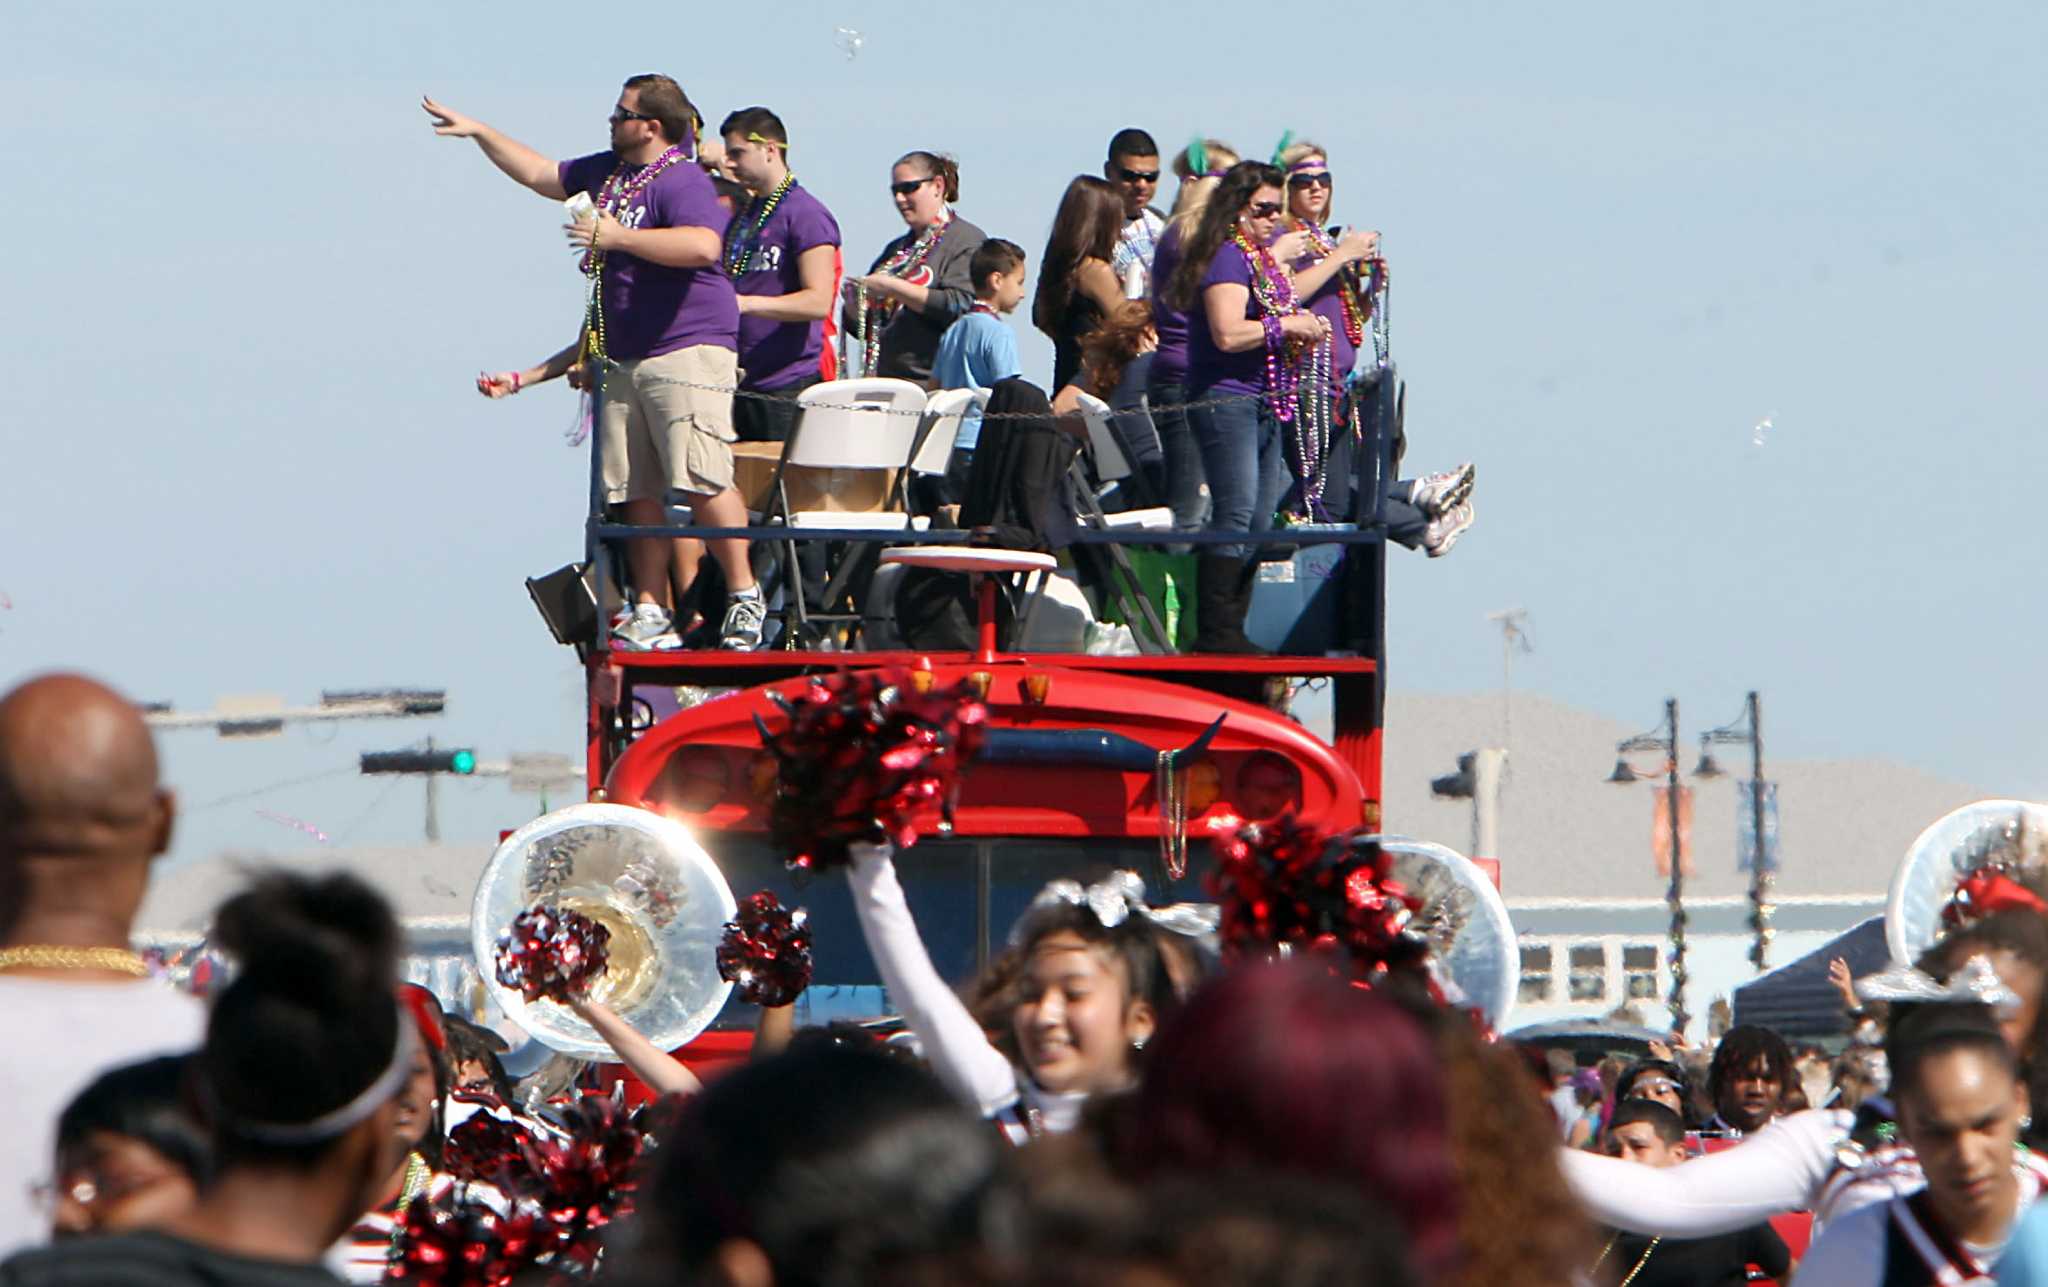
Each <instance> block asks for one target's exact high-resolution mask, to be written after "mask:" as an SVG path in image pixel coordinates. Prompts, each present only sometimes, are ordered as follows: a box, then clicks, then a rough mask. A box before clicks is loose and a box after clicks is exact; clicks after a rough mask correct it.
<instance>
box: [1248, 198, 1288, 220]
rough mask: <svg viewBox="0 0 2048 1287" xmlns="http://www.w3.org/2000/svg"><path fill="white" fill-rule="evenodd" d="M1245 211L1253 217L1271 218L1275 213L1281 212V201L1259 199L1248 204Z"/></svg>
mask: <svg viewBox="0 0 2048 1287" xmlns="http://www.w3.org/2000/svg"><path fill="white" fill-rule="evenodd" d="M1244 212H1245V214H1246V215H1248V216H1250V217H1251V218H1253V219H1271V218H1272V217H1273V216H1274V215H1277V214H1279V213H1280V203H1279V202H1278V201H1259V202H1255V203H1253V204H1252V205H1249V206H1246V207H1245V210H1244Z"/></svg>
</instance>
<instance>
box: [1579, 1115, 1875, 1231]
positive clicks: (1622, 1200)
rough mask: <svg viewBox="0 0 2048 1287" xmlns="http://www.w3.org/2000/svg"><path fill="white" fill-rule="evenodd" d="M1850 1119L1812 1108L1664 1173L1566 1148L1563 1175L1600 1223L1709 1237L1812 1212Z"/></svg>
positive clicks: (1633, 1229) (1832, 1165)
mask: <svg viewBox="0 0 2048 1287" xmlns="http://www.w3.org/2000/svg"><path fill="white" fill-rule="evenodd" d="M1852 1121H1853V1119H1852V1118H1851V1117H1850V1115H1849V1114H1847V1113H1839V1112H1831V1111H1828V1110H1826V1109H1809V1110H1808V1111H1806V1112H1803V1113H1794V1114H1792V1115H1791V1116H1790V1117H1781V1118H1779V1119H1778V1120H1777V1121H1775V1122H1772V1123H1771V1124H1770V1125H1769V1126H1766V1127H1764V1129H1762V1130H1760V1131H1758V1132H1757V1133H1756V1134H1754V1135H1751V1136H1750V1137H1748V1138H1747V1139H1745V1140H1743V1141H1742V1143H1740V1144H1738V1145H1736V1146H1735V1147H1733V1148H1729V1149H1724V1150H1722V1151H1721V1152H1719V1153H1710V1154H1708V1155H1707V1156H1706V1157H1703V1158H1698V1159H1696V1160H1694V1161H1691V1162H1687V1163H1685V1164H1684V1165H1682V1166H1674V1167H1669V1168H1665V1169H1659V1168H1656V1167H1648V1166H1643V1165H1641V1164H1640V1163H1636V1162H1624V1161H1622V1160H1620V1159H1619V1158H1611V1157H1600V1156H1597V1155H1595V1154H1592V1153H1583V1152H1579V1151H1576V1150H1566V1151H1565V1153H1564V1158H1563V1162H1564V1176H1565V1180H1566V1181H1567V1182H1568V1183H1570V1185H1571V1187H1572V1192H1574V1193H1575V1194H1577V1195H1578V1198H1579V1201H1580V1202H1581V1203H1582V1204H1584V1206H1585V1208H1586V1211H1587V1213H1588V1214H1590V1215H1591V1216H1592V1217H1593V1219H1594V1221H1595V1222H1596V1223H1599V1224H1605V1225H1612V1226H1614V1227H1615V1228H1618V1229H1627V1230H1629V1231H1630V1232H1631V1233H1646V1234H1654V1235H1658V1236H1661V1237H1666V1238H1707V1237H1712V1236H1713V1235H1715V1234H1721V1233H1729V1232H1732V1231H1734V1230H1736V1229H1741V1228H1744V1227H1746V1226H1749V1225H1753V1224H1755V1223H1757V1222H1758V1221H1760V1220H1766V1219H1769V1218H1770V1217H1771V1216H1774V1215H1776V1214H1778V1213H1779V1212H1780V1211H1796V1210H1799V1209H1800V1208H1803V1207H1810V1206H1812V1205H1813V1203H1814V1201H1815V1200H1816V1199H1817V1198H1818V1197H1819V1195H1820V1189H1821V1185H1822V1183H1823V1182H1824V1181H1826V1179H1827V1178H1828V1173H1829V1172H1830V1171H1832V1170H1833V1169H1834V1166H1835V1150H1836V1148H1837V1147H1838V1146H1839V1145H1840V1144H1841V1143H1842V1141H1844V1140H1846V1139H1847V1138H1848V1136H1849V1127H1850V1125H1851V1123H1852Z"/></svg>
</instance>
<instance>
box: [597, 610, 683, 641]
mask: <svg viewBox="0 0 2048 1287" xmlns="http://www.w3.org/2000/svg"><path fill="white" fill-rule="evenodd" d="M612 638H614V639H616V640H618V641H619V646H620V647H622V648H625V649H627V650H629V651H634V652H644V651H648V650H651V649H655V648H673V647H675V646H676V631H675V623H674V622H673V621H671V620H669V615H668V611H667V610H666V609H664V608H662V607H661V606H660V605H659V604H653V603H643V604H640V605H638V606H637V607H635V608H634V609H633V615H632V616H630V617H628V618H627V619H626V620H625V621H624V622H622V623H620V624H619V625H616V626H613V627H612Z"/></svg>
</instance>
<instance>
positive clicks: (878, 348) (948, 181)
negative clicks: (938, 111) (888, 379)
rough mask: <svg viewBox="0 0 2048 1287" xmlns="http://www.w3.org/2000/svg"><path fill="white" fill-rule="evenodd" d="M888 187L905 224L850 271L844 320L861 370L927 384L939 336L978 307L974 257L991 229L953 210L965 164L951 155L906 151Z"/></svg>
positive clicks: (862, 373) (890, 176)
mask: <svg viewBox="0 0 2048 1287" xmlns="http://www.w3.org/2000/svg"><path fill="white" fill-rule="evenodd" d="M889 195H890V198H891V199H892V200H894V201H895V203H896V213H897V214H899V215H901V216H902V218H903V222H904V224H905V225H906V228H907V231H905V232H904V234H903V235H902V236H900V237H898V238H896V240H894V241H892V242H890V243H889V244H888V245H886V246H884V247H882V253H881V254H879V255H877V256H875V262H874V263H873V264H871V265H870V266H869V268H868V271H867V275H866V276H864V277H849V278H847V281H846V288H845V291H846V303H845V307H844V308H843V309H842V312H841V321H842V323H843V329H844V331H845V334H846V335H847V336H848V337H851V342H853V343H857V344H859V345H860V352H861V365H860V372H859V373H860V374H861V375H881V376H895V377H898V378H901V379H905V380H912V381H915V382H916V383H918V384H922V385H925V386H926V387H930V385H931V379H932V358H933V357H934V356H935V355H936V354H937V353H938V351H939V337H940V336H942V335H944V334H945V333H946V328H947V327H948V326H951V325H952V324H953V323H954V322H956V321H958V320H959V319H960V318H961V317H963V316H965V315H966V313H967V312H968V310H969V309H971V308H973V307H974V278H973V274H972V272H971V271H970V268H969V265H970V264H971V263H972V262H973V259H974V252H975V249H976V248H977V247H979V246H980V245H981V243H982V242H983V241H986V240H987V239H988V234H987V233H985V232H983V231H982V230H981V229H979V228H977V227H975V226H974V225H973V224H971V223H969V222H968V221H967V220H965V219H962V218H961V217H960V216H959V215H957V214H955V213H954V211H953V203H954V202H955V201H958V200H959V199H960V166H959V164H958V163H957V162H955V161H954V160H953V158H952V157H950V156H941V155H937V154H934V153H931V152H906V153H904V155H903V156H902V158H901V159H899V160H898V161H897V162H896V165H895V168H894V169H892V170H890V172H889ZM844 374H849V375H850V374H852V373H851V372H850V371H848V372H844Z"/></svg>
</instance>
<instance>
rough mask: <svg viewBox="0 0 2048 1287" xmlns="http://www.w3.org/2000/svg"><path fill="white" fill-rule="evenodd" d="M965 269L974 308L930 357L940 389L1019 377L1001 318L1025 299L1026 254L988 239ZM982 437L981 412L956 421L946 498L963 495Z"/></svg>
mask: <svg viewBox="0 0 2048 1287" xmlns="http://www.w3.org/2000/svg"><path fill="white" fill-rule="evenodd" d="M968 269H969V271H970V272H971V273H973V275H974V307H973V308H972V309H971V310H969V311H968V312H967V313H966V314H965V315H963V316H962V317H961V318H960V319H959V320H958V321H956V322H954V323H953V324H952V325H951V326H949V327H947V328H946V333H945V334H944V335H942V336H940V337H939V351H938V354H937V356H935V357H934V358H933V359H932V382H933V383H934V384H935V385H936V386H937V387H938V388H941V389H989V388H992V387H993V386H994V385H995V383H996V381H998V380H1007V379H1009V378H1010V377H1011V376H1013V375H1022V374H1023V369H1022V368H1021V367H1019V366H1018V364H1017V336H1016V333H1015V332H1014V331H1012V330H1011V329H1010V327H1009V326H1008V324H1006V323H1005V322H1004V321H1003V320H1002V319H1003V318H1004V317H1006V316H1008V315H1009V314H1010V313H1013V312H1015V311H1016V309H1017V305H1018V304H1019V303H1020V302H1022V301H1023V299H1024V251H1023V249H1022V248H1021V247H1019V246H1018V245H1017V244H1016V243H1015V242H1010V241H1004V240H1003V239H1002V238H1000V237H990V238H989V239H988V240H987V241H984V242H982V243H981V246H980V248H979V249H977V250H976V251H975V252H974V258H973V259H972V260H971V261H970V263H969V265H968ZM980 436H981V412H980V410H979V409H976V410H972V411H969V412H968V413H967V414H966V415H965V416H963V417H961V420H960V433H959V436H958V437H956V438H955V439H954V440H953V454H952V456H951V458H949V459H948V460H947V462H946V480H945V491H946V492H947V496H946V500H948V501H950V502H958V501H959V500H960V499H961V498H962V497H964V496H965V495H966V494H967V475H968V470H969V468H970V467H971V466H972V465H973V463H974V444H975V442H976V441H977V440H978V439H979V438H980Z"/></svg>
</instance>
